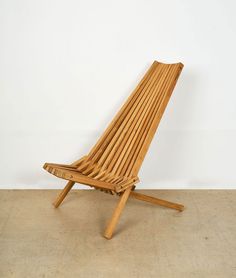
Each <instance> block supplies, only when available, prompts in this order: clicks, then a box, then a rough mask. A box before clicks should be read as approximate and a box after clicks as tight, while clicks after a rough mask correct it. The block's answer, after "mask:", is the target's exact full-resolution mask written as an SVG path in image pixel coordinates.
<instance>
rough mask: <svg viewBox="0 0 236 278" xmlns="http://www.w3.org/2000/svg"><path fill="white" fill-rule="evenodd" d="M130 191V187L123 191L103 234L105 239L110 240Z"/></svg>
mask: <svg viewBox="0 0 236 278" xmlns="http://www.w3.org/2000/svg"><path fill="white" fill-rule="evenodd" d="M131 189H132V187H129V188H127V189H126V190H125V192H124V193H123V194H122V195H121V197H120V200H119V203H118V205H117V207H116V209H115V211H114V213H113V215H112V218H111V220H110V222H109V223H108V225H107V228H106V230H105V233H104V237H105V238H107V239H111V238H112V235H113V232H114V230H115V227H116V224H117V222H118V220H119V218H120V215H121V212H122V210H123V209H124V206H125V204H126V202H127V200H128V198H129V195H130V191H131Z"/></svg>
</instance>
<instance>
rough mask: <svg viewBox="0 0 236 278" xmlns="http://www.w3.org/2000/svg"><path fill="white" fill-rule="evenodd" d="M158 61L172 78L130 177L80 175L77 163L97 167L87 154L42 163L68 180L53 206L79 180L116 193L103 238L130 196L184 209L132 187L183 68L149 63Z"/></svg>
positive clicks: (176, 65) (92, 167) (110, 229)
mask: <svg viewBox="0 0 236 278" xmlns="http://www.w3.org/2000/svg"><path fill="white" fill-rule="evenodd" d="M157 64H161V65H169V72H170V69H171V70H172V68H174V70H172V76H171V77H172V79H173V78H174V79H173V80H172V82H171V85H170V87H168V88H169V89H168V90H167V92H166V93H165V94H164V96H163V97H162V102H161V104H159V105H160V109H159V110H160V111H158V113H157V115H156V116H155V117H154V118H153V122H152V123H151V126H150V131H149V133H148V135H147V138H145V140H146V141H145V144H144V146H143V147H142V149H141V151H140V154H139V157H138V159H137V160H136V161H135V164H134V165H133V168H132V175H130V177H129V178H126V179H124V180H123V181H122V179H120V177H119V176H118V177H115V176H111V177H109V178H108V179H107V180H104V179H103V180H102V179H101V180H99V179H98V178H97V179H92V178H89V177H88V176H86V175H81V174H80V173H79V172H78V171H77V169H78V167H80V169H86V167H88V168H87V170H86V171H87V173H89V171H90V172H91V171H92V170H93V171H95V170H94V169H96V167H97V165H95V164H93V165H91V166H87V165H88V163H87V162H86V159H87V157H88V156H85V157H83V158H81V159H80V160H77V161H75V162H74V163H72V164H71V165H63V164H52V163H50V164H49V163H45V165H44V169H46V170H47V171H48V172H50V173H51V174H54V175H55V176H57V177H59V178H63V179H66V180H68V182H67V184H66V186H65V188H64V189H63V190H62V191H61V193H60V194H59V195H58V197H57V198H56V200H55V201H54V203H53V205H54V207H55V208H58V207H59V206H60V204H61V203H62V201H63V200H64V199H65V197H66V196H67V194H68V193H69V191H70V190H71V189H72V187H73V186H74V184H75V183H81V184H85V185H89V186H92V187H94V188H95V189H100V190H102V191H105V192H109V193H111V194H114V193H116V194H118V195H119V201H118V204H117V206H116V208H115V210H114V212H113V215H112V217H111V219H110V221H109V222H108V224H107V227H106V230H105V233H104V237H105V238H106V239H111V238H112V235H113V233H114V230H115V227H116V225H117V222H118V220H119V218H120V215H121V213H122V211H123V209H124V207H125V204H126V202H127V201H128V199H129V197H132V198H135V199H137V200H140V201H145V202H149V203H152V204H155V205H159V206H163V207H167V208H171V209H175V210H177V211H180V212H181V211H183V210H184V206H183V205H181V204H178V203H173V202H169V201H166V200H162V199H158V198H156V197H151V196H148V195H144V194H141V193H138V192H136V191H135V184H136V183H137V182H138V181H139V179H138V177H137V174H138V171H139V169H140V167H141V164H142V162H143V159H144V157H145V155H146V153H147V150H148V148H149V145H150V143H151V140H152V138H153V136H154V134H155V132H156V129H157V127H158V125H159V122H160V120H161V118H162V115H163V113H164V110H165V108H166V106H167V103H168V101H169V99H170V96H171V94H172V91H173V89H174V87H175V84H176V82H177V80H178V77H179V74H180V73H181V70H182V68H183V64H182V63H177V64H163V63H159V62H156V61H155V62H154V63H153V65H152V67H155V66H157ZM172 65H173V67H171V66H172ZM152 67H151V68H150V69H149V71H148V72H147V73H146V75H145V76H144V78H143V79H142V81H143V80H145V78H146V77H147V76H148V74H150V71H151V70H153V69H152ZM163 67H164V66H163ZM153 71H154V70H153ZM166 76H167V75H166ZM164 77H165V76H164ZM164 77H161V78H162V79H163V78H164ZM166 78H167V77H166ZM168 78H169V79H170V77H169V76H168ZM142 81H141V82H142ZM141 82H140V84H141ZM163 82H164V81H163ZM138 87H139V86H138ZM138 87H137V88H138ZM135 92H136V90H135V91H134V92H133V94H131V96H130V98H129V99H128V101H127V103H128V102H129V101H130V100H131V99H132V96H133V95H134V93H135ZM149 98H150V97H149ZM124 107H125V106H124ZM122 109H124V108H122ZM122 109H121V110H120V112H119V113H118V114H117V116H116V117H115V118H114V120H113V121H112V123H111V124H110V126H109V127H108V128H107V130H106V131H105V133H104V134H105V135H106V134H109V132H110V130H109V129H111V126H112V125H113V127H114V123H115V121H116V120H117V118H118V117H119V116H120V114H121V112H122ZM106 136H107V135H106ZM101 140H103V141H104V138H103V137H101V139H100V140H99V141H98V142H97V144H96V145H95V146H94V148H92V150H91V152H90V154H93V152H94V150H95V149H96V148H98V147H99V144H101ZM131 147H132V146H131ZM86 163H87V164H86ZM81 165H82V166H81ZM84 165H86V167H84ZM81 167H82V168H81ZM103 172H104V171H101V173H102V174H100V175H101V177H102V176H104V174H103ZM109 175H110V174H109ZM98 176H99V175H98ZM114 181H119V183H117V182H116V183H115V182H114Z"/></svg>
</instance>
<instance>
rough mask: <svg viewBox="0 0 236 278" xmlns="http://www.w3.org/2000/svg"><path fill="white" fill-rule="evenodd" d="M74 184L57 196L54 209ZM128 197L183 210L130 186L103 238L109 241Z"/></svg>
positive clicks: (123, 194)
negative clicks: (138, 191)
mask: <svg viewBox="0 0 236 278" xmlns="http://www.w3.org/2000/svg"><path fill="white" fill-rule="evenodd" d="M74 184H75V182H73V181H69V182H68V183H67V184H66V186H65V188H64V189H63V190H62V191H61V193H60V194H59V195H58V197H57V198H56V200H55V201H54V202H53V205H54V207H55V208H57V207H59V206H60V204H61V203H62V201H63V200H64V199H65V197H66V195H67V194H68V193H69V191H70V190H71V188H72V187H73V185H74ZM129 197H133V198H135V199H138V200H141V201H145V202H149V203H152V204H155V205H159V206H163V207H167V208H171V209H175V210H178V211H183V210H184V206H183V205H181V204H177V203H172V202H169V201H165V200H162V199H158V198H155V197H151V196H148V195H144V194H141V193H137V192H134V191H132V186H130V187H128V188H127V189H126V190H125V191H124V192H123V193H122V195H121V196H120V199H119V202H118V204H117V206H116V208H115V210H114V212H113V215H112V217H111V219H110V221H109V223H108V225H107V227H106V230H105V233H104V237H105V238H106V239H111V238H112V235H113V232H114V230H115V227H116V225H117V222H118V220H119V218H120V215H121V213H122V211H123V209H124V207H125V204H126V202H127V200H128V198H129Z"/></svg>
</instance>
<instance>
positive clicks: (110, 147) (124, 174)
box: [44, 61, 183, 238]
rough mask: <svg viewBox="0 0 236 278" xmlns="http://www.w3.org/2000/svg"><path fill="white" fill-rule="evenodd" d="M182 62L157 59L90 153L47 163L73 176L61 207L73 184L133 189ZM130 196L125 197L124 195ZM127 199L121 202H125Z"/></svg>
mask: <svg viewBox="0 0 236 278" xmlns="http://www.w3.org/2000/svg"><path fill="white" fill-rule="evenodd" d="M182 68H183V64H181V63H176V64H163V63H160V62H157V61H154V62H153V64H152V65H151V67H150V68H149V70H148V71H147V73H146V74H145V75H144V77H143V79H142V80H141V81H140V83H139V84H138V85H137V87H136V88H135V89H134V91H133V93H132V94H131V95H130V97H129V98H128V100H127V101H126V102H125V103H124V105H123V106H122V108H121V109H120V111H119V112H118V113H117V115H116V116H115V117H114V119H113V120H112V121H111V123H110V124H109V125H108V127H107V129H106V130H105V132H104V133H103V135H102V136H101V137H100V139H99V140H98V142H97V143H96V144H95V146H94V147H93V148H92V149H91V151H90V152H89V153H88V155H86V156H84V157H82V158H81V159H79V160H77V161H75V162H74V163H72V164H70V165H65V164H55V163H45V165H44V169H45V170H47V171H48V172H49V173H51V174H53V175H55V176H57V177H59V178H62V179H65V180H69V182H68V184H67V185H66V187H65V189H64V190H63V191H62V193H61V194H60V195H59V196H58V198H57V199H56V201H55V202H54V206H55V207H58V206H59V205H60V204H61V202H62V201H63V199H64V198H65V197H66V195H67V194H68V192H69V191H70V189H71V188H72V187H73V185H74V183H75V182H77V183H81V184H85V185H88V186H91V187H94V188H95V189H99V190H101V191H103V192H105V193H110V194H112V195H114V194H118V195H120V194H122V192H125V194H123V195H122V196H126V195H127V194H128V193H127V192H128V191H130V190H131V189H134V185H135V184H136V183H138V182H139V178H138V172H139V170H140V167H141V165H142V163H143V160H144V158H145V155H146V153H147V151H148V149H149V146H150V144H151V141H152V139H153V136H154V134H155V132H156V130H157V128H158V125H159V123H160V120H161V118H162V116H163V113H164V111H165V108H166V106H167V104H168V101H169V99H170V97H171V94H172V91H173V89H174V87H175V84H176V82H177V80H178V77H179V75H180V73H181V70H182ZM131 196H133V197H135V198H136V199H139V200H143V201H147V202H151V203H154V204H159V205H162V206H166V207H169V208H174V209H178V210H180V211H182V209H183V206H182V205H179V204H174V203H171V202H168V201H164V200H160V199H157V198H154V197H150V196H141V195H138V194H135V193H134V192H132V194H131ZM121 200H125V202H126V201H127V200H126V199H125V197H121ZM120 202H121V204H123V202H122V201H120ZM121 204H120V203H119V204H118V207H117V209H116V210H115V212H114V215H113V218H114V219H113V220H111V224H110V225H109V226H110V228H107V231H108V232H107V233H108V236H107V238H108V237H109V235H110V234H112V231H113V229H114V227H115V224H116V223H117V215H120V213H121V211H122V209H120V210H119V208H120V207H121V206H122V205H121Z"/></svg>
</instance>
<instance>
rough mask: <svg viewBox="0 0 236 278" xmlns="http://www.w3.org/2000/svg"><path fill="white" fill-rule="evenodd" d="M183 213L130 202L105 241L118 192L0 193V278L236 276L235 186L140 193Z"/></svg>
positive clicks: (134, 201)
mask: <svg viewBox="0 0 236 278" xmlns="http://www.w3.org/2000/svg"><path fill="white" fill-rule="evenodd" d="M144 192H145V193H148V194H152V195H154V196H157V197H159V198H163V199H167V200H170V201H175V202H179V203H183V204H185V205H186V207H187V208H186V210H185V211H184V212H182V213H180V212H177V211H174V210H171V209H167V208H162V207H158V206H155V205H152V204H148V203H144V202H141V201H137V200H135V199H130V200H129V201H128V204H127V206H126V208H125V210H124V213H123V214H122V217H121V219H120V222H119V224H118V228H117V230H116V233H115V235H114V237H113V239H112V240H110V241H109V240H106V239H104V238H103V237H102V233H103V231H104V228H105V224H106V222H107V220H108V219H109V218H110V216H111V213H112V210H113V208H114V207H115V204H116V202H117V197H112V196H110V195H108V194H104V193H101V192H98V191H91V190H90V191H88V190H87V191H85V190H83V191H81V190H74V191H71V193H70V194H69V195H68V197H67V198H66V200H65V201H64V203H63V204H62V205H61V207H60V208H58V209H54V208H53V207H52V206H51V202H52V200H53V199H54V197H55V195H56V194H57V193H58V191H56V190H34V191H33V190H21V191H18V190H1V191H0V277H1V278H7V277H23V278H26V277H30V278H34V277H68V278H71V277H72V278H73V277H86V278H89V277H96V278H100V277H101V278H105V277H112V278H116V277H119V278H120V277H123V278H124V277H129V278H132V277H140V278H145V277H148V278H149V277H155V278H156V277H158V278H169V277H170V278H177V277H181V278H185V277H186V278H192V277H201V278H205V277H207V278H208V277H214V278H218V277H220V278H233V277H236V190H235V191H232V190H231V191H229V190H228V191H227V190H198V191H197V190H179V191H175V190H169V191H168V190H152V191H151V190H148V192H147V190H146V191H144Z"/></svg>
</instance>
